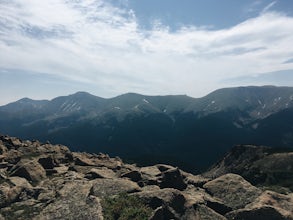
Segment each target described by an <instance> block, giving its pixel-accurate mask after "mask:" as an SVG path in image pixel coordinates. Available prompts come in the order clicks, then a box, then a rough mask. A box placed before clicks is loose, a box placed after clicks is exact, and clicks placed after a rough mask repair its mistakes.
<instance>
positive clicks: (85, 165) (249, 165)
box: [0, 136, 293, 220]
mask: <svg viewBox="0 0 293 220" xmlns="http://www.w3.org/2000/svg"><path fill="white" fill-rule="evenodd" d="M292 169H293V154H292V153H289V152H278V153H276V152H271V151H269V150H268V148H257V147H253V146H237V147H235V148H234V149H233V150H232V151H231V152H230V153H228V154H227V155H226V157H225V158H224V160H222V161H220V162H219V163H218V164H216V165H215V166H214V167H213V168H212V169H211V170H209V171H208V172H206V173H205V174H203V175H192V174H190V173H187V172H184V171H182V170H180V169H178V168H176V167H172V166H169V165H163V164H158V165H154V166H148V167H137V166H136V165H134V164H126V163H123V161H122V160H121V159H120V158H110V157H109V156H107V155H105V154H88V153H77V152H71V151H70V150H69V149H68V148H67V147H65V146H62V145H51V144H50V143H45V144H43V143H40V142H38V141H22V140H20V139H18V138H12V137H8V136H0V219H1V220H2V219H40V220H41V219H83V220H84V219H152V220H157V219H158V220H160V219H162V220H163V219H211V220H217V219H245V220H246V219H248V220H249V219H258V220H259V219H266V220H267V219H273V220H275V219H276V220H278V219H280V220H281V219H282V220H283V219H284V220H285V219H286V220H288V219H293V193H292V191H291V190H290V189H291V188H290V184H289V185H288V186H287V185H286V184H288V182H289V183H290V179H291V182H292V174H293V171H292ZM273 171H276V172H277V171H278V172H277V174H276V175H274V173H273ZM230 172H233V173H234V174H232V173H230ZM235 173H238V174H245V175H243V176H244V177H245V178H246V179H249V180H250V181H251V182H253V180H255V181H254V184H258V187H256V186H253V185H252V184H251V183H250V182H248V181H247V180H245V179H244V178H243V177H242V176H240V175H238V174H235ZM279 176H280V178H281V180H282V181H277V180H278V177H279ZM257 177H259V178H257ZM285 180H288V181H285ZM284 182H285V183H284ZM261 183H263V186H262V187H261V186H260V184H261ZM273 183H274V184H275V186H280V188H278V189H286V190H278V192H276V191H272V190H268V187H264V186H265V185H266V184H273ZM283 183H284V184H285V185H284V184H283ZM286 186H287V187H286ZM275 188H276V187H271V189H275ZM280 192H281V193H280Z"/></svg>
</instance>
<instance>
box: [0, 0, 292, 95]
mask: <svg viewBox="0 0 293 220" xmlns="http://www.w3.org/2000/svg"><path fill="white" fill-rule="evenodd" d="M107 2H109V1H104V0H75V1H65V0H48V1H39V0H26V1H22V0H10V1H2V2H1V4H0V58H1V59H0V68H2V69H12V68H13V69H19V70H24V71H32V72H38V73H40V74H42V73H46V74H51V75H54V77H59V78H60V79H63V80H66V79H68V80H74V81H77V82H83V83H88V84H90V85H93V86H96V87H97V88H99V91H100V92H101V93H103V94H99V95H102V96H109V95H116V94H119V93H123V92H127V91H134V92H140V93H147V94H170V93H171V94H177V93H186V94H189V95H192V96H200V95H203V94H205V93H207V92H209V91H211V90H213V89H215V88H218V87H221V86H223V85H221V84H219V82H220V81H222V79H224V78H231V77H237V76H242V75H245V74H249V73H257V72H270V71H277V70H281V69H282V68H284V67H283V65H282V62H283V61H284V60H286V59H287V58H288V57H291V56H292V48H291V47H290V45H293V36H292V33H293V18H292V17H288V16H285V15H283V14H279V13H276V12H268V10H269V9H270V8H271V7H272V6H273V5H274V4H275V2H272V3H271V4H270V5H268V6H267V7H266V10H263V13H262V14H260V15H259V16H258V17H255V18H251V19H248V20H246V21H245V22H243V23H240V24H238V25H236V26H234V27H231V28H229V29H222V30H209V29H207V28H206V29H205V28H202V27H196V26H188V27H184V26H182V27H181V28H180V29H178V30H177V31H173V32H171V31H169V28H168V27H167V26H164V25H162V24H160V23H159V22H158V23H156V25H154V27H153V29H151V30H146V29H141V28H140V27H139V25H138V21H137V19H136V16H135V13H134V12H133V11H131V10H129V9H126V8H118V7H115V6H113V5H111V4H110V3H107ZM287 65H288V66H286V68H293V64H287ZM0 74H1V73H0ZM102 91H103V92H102Z"/></svg>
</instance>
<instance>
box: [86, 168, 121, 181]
mask: <svg viewBox="0 0 293 220" xmlns="http://www.w3.org/2000/svg"><path fill="white" fill-rule="evenodd" d="M115 176H116V174H115V173H114V172H113V170H110V169H108V168H106V167H101V168H92V169H91V170H90V172H88V173H87V174H86V175H85V178H87V179H96V178H108V179H112V178H115Z"/></svg>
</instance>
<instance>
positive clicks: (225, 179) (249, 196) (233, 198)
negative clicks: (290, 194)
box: [203, 173, 261, 209]
mask: <svg viewBox="0 0 293 220" xmlns="http://www.w3.org/2000/svg"><path fill="white" fill-rule="evenodd" d="M203 187H204V188H205V189H206V190H207V191H208V192H209V193H210V194H211V195H212V196H214V197H216V198H219V199H220V200H222V201H223V203H224V204H225V205H227V206H228V207H231V208H232V209H239V208H244V207H245V206H246V205H247V204H249V203H251V202H253V201H254V200H255V199H256V198H257V197H258V196H259V195H260V194H261V190H260V189H258V188H256V187H255V186H253V185H251V184H250V183H249V182H247V181H246V180H245V179H243V178H242V177H241V176H239V175H237V174H231V173H230V174H226V175H223V176H220V177H218V178H216V179H214V180H212V181H209V182H207V183H206V184H204V185H203Z"/></svg>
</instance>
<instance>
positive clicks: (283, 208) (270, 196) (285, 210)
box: [245, 191, 293, 219]
mask: <svg viewBox="0 0 293 220" xmlns="http://www.w3.org/2000/svg"><path fill="white" fill-rule="evenodd" d="M264 206H270V207H273V208H274V209H275V210H277V211H278V212H279V213H280V214H281V215H283V216H286V217H288V218H289V217H290V218H291V219H293V198H292V197H291V196H290V195H283V194H279V193H276V192H273V191H265V192H263V193H262V194H261V195H260V196H259V197H258V198H257V199H256V200H255V201H254V202H253V203H251V204H248V205H247V206H246V207H245V208H246V209H247V208H248V209H257V208H261V207H264Z"/></svg>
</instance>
